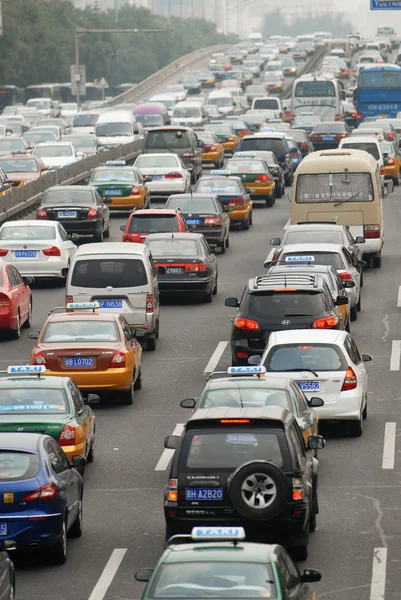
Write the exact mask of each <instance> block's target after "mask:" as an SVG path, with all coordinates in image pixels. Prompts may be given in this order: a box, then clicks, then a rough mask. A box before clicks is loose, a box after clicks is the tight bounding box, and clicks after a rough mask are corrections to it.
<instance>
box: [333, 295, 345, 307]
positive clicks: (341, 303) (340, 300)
mask: <svg viewBox="0 0 401 600" xmlns="http://www.w3.org/2000/svg"><path fill="white" fill-rule="evenodd" d="M334 304H335V305H336V306H344V305H345V304H348V296H337V300H336V301H335V302H334Z"/></svg>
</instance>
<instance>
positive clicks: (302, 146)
mask: <svg viewBox="0 0 401 600" xmlns="http://www.w3.org/2000/svg"><path fill="white" fill-rule="evenodd" d="M299 145H300V147H301V148H303V149H304V150H307V149H308V147H309V146H308V142H300V144H299Z"/></svg>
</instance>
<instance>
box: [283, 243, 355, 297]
mask: <svg viewBox="0 0 401 600" xmlns="http://www.w3.org/2000/svg"><path fill="white" fill-rule="evenodd" d="M280 260H284V261H285V262H291V263H300V262H301V263H302V262H304V263H310V264H315V265H329V266H331V267H334V268H335V269H337V270H339V271H341V270H342V269H345V265H344V259H343V257H342V256H341V254H339V253H338V252H314V251H313V252H310V251H309V250H307V251H305V252H286V253H283V254H282V256H280ZM288 295H289V294H288Z"/></svg>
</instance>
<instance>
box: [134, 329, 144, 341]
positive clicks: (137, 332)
mask: <svg viewBox="0 0 401 600" xmlns="http://www.w3.org/2000/svg"><path fill="white" fill-rule="evenodd" d="M132 335H133V336H134V338H135V339H138V338H144V337H146V331H145V330H144V329H140V328H138V329H134V330H133V331H132Z"/></svg>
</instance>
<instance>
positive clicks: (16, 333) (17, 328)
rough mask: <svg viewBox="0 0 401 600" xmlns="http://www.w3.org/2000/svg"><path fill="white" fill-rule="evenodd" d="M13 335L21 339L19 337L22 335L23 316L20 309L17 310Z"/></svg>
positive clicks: (13, 337)
mask: <svg viewBox="0 0 401 600" xmlns="http://www.w3.org/2000/svg"><path fill="white" fill-rule="evenodd" d="M11 337H12V339H13V340H19V338H20V337H21V317H20V314H19V311H18V312H17V320H16V323H15V329H11Z"/></svg>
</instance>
